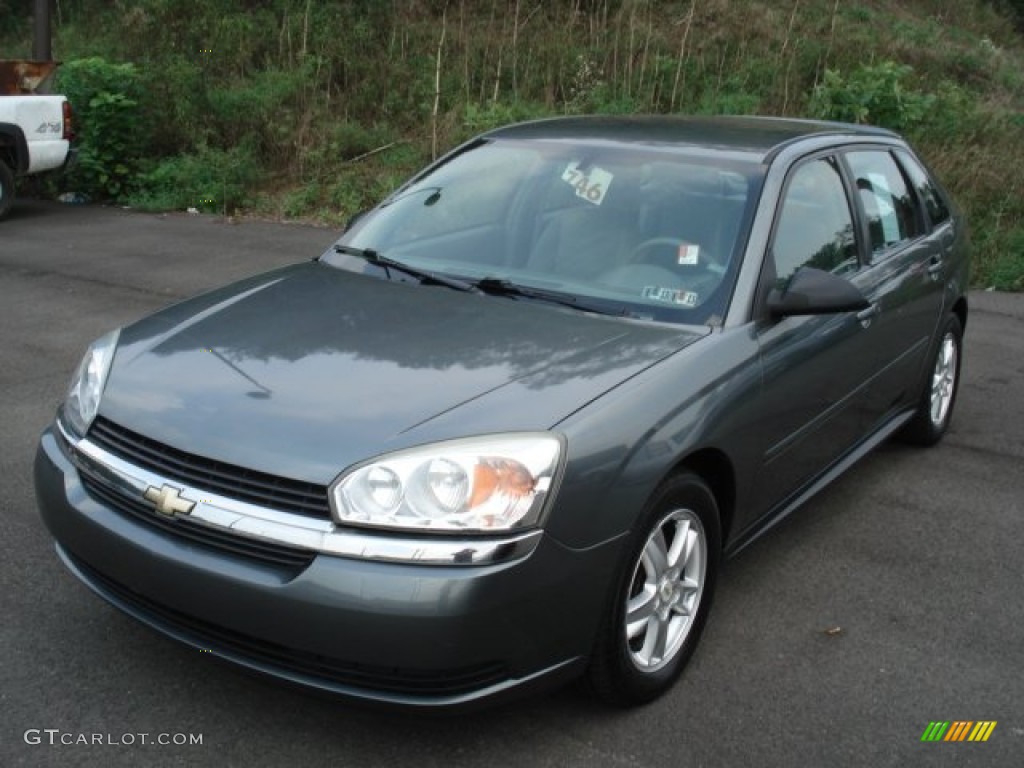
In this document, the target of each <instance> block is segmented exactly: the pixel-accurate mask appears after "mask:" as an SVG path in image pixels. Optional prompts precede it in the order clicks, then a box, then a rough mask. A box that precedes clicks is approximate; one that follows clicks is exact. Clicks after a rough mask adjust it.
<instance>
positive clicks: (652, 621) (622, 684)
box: [587, 471, 722, 706]
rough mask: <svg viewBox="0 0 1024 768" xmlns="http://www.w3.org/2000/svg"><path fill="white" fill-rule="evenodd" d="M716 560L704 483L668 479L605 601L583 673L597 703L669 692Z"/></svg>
mask: <svg viewBox="0 0 1024 768" xmlns="http://www.w3.org/2000/svg"><path fill="white" fill-rule="evenodd" d="M721 557H722V545H721V526H720V520H719V514H718V505H717V503H716V501H715V496H714V494H713V493H712V491H711V489H710V488H709V486H708V484H707V483H706V482H705V481H704V480H703V479H702V478H701V477H700V476H698V475H696V474H694V473H692V472H687V471H683V472H680V473H678V474H675V475H672V476H670V477H669V478H668V479H666V480H665V481H664V482H663V483H661V485H659V486H658V488H657V489H655V491H654V492H653V493H652V495H651V497H650V499H649V500H648V502H647V503H646V504H645V506H644V510H643V512H642V513H641V515H640V516H639V518H638V524H637V525H636V526H634V529H633V531H632V533H631V534H630V537H629V543H628V545H627V546H626V547H625V550H624V556H623V558H622V559H621V560H620V562H619V565H618V568H617V572H616V575H615V577H614V579H613V583H612V588H611V590H610V592H609V595H608V597H607V598H606V603H605V607H604V608H605V614H604V617H603V619H602V621H601V624H600V627H599V629H598V633H597V637H596V641H595V644H594V649H593V653H592V655H591V660H590V665H589V667H588V671H587V678H588V682H589V683H590V687H591V689H592V690H593V691H594V692H595V693H596V694H597V696H598V697H599V698H601V699H603V700H604V701H606V702H608V703H610V704H615V705H619V706H630V705H638V704H643V703H646V702H648V701H652V700H654V699H655V698H657V697H659V696H661V695H662V694H663V693H665V692H666V691H668V690H669V688H671V686H672V685H673V683H674V682H675V681H676V679H677V678H678V677H679V676H680V674H682V671H683V669H684V667H685V666H686V663H687V661H688V660H689V658H690V657H691V656H692V654H693V652H694V650H695V649H696V646H697V643H698V642H699V640H700V635H701V633H702V631H703V629H704V625H705V623H706V622H707V617H708V614H709V612H710V608H711V602H712V598H713V596H714V590H715V585H716V583H717V576H718V571H719V567H720V563H721ZM656 648H658V649H660V650H655V649H656Z"/></svg>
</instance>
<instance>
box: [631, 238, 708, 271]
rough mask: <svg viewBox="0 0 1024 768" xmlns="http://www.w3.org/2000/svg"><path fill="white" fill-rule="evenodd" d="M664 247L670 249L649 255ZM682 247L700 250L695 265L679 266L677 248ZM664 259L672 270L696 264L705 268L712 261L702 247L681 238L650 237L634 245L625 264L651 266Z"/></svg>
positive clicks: (663, 249)
mask: <svg viewBox="0 0 1024 768" xmlns="http://www.w3.org/2000/svg"><path fill="white" fill-rule="evenodd" d="M666 245H667V246H671V249H665V248H662V249H661V250H660V251H659V252H658V253H649V252H650V251H652V250H654V249H656V248H659V247H661V246H666ZM683 245H690V246H693V247H695V248H699V249H700V250H699V251H698V253H699V256H698V262H697V264H686V265H684V264H680V262H679V248H680V246H683ZM665 254H669V257H666V256H665ZM666 258H669V259H670V263H669V264H667V265H665V266H669V267H671V268H672V269H673V270H675V269H676V268H677V267H680V266H690V267H695V266H697V265H698V264H699V265H700V266H706V265H707V264H708V262H709V261H712V259H711V256H710V254H708V252H707V251H706V250H705V249H704V247H703V246H700V245H697V244H696V243H691V242H690V241H689V240H684V239H682V238H681V237H651V238H648V239H647V240H644V241H643V242H642V243H639V244H638V245H636V246H635V247H634V248H633V250H632V251H630V252H629V256H628V257H627V258H626V263H627V264H645V263H646V264H651V263H655V262H664V261H665V259H666Z"/></svg>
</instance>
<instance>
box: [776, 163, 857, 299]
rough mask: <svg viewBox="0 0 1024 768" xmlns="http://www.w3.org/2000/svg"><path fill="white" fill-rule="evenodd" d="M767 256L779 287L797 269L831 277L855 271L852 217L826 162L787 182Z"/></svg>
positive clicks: (835, 173)
mask: <svg viewBox="0 0 1024 768" xmlns="http://www.w3.org/2000/svg"><path fill="white" fill-rule="evenodd" d="M772 258H773V259H774V263H775V278H776V280H777V281H778V282H779V284H784V283H785V282H786V281H788V280H789V278H791V277H792V276H793V273H794V272H796V271H797V270H798V269H799V268H800V267H803V266H808V267H814V268H816V269H822V270H825V271H827V272H833V273H836V274H842V273H844V272H850V271H853V270H856V269H857V267H858V264H857V247H856V241H855V239H854V236H853V216H852V214H851V213H850V204H849V201H848V200H847V199H846V191H845V190H844V188H843V181H842V178H841V176H840V174H839V169H838V168H837V167H836V164H835V161H834V160H833V159H832V158H828V159H822V160H814V161H812V162H809V163H806V164H805V165H802V166H800V167H799V168H798V169H797V170H796V172H795V173H794V174H793V176H792V177H791V178H790V180H789V185H788V187H787V188H786V192H785V196H784V197H783V201H782V207H781V209H780V212H779V220H778V224H777V226H776V229H775V239H774V240H773V245H772Z"/></svg>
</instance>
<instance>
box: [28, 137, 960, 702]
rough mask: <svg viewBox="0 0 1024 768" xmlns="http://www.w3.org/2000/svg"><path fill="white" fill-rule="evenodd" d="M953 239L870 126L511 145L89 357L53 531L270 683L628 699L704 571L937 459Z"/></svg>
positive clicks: (101, 584)
mask: <svg viewBox="0 0 1024 768" xmlns="http://www.w3.org/2000/svg"><path fill="white" fill-rule="evenodd" d="M966 251H967V241H966V233H965V227H964V224H963V222H962V220H961V218H960V216H959V214H958V213H957V211H956V209H955V208H954V205H953V203H952V201H951V200H950V198H949V197H948V196H947V194H946V193H945V192H944V191H943V190H942V188H941V187H940V186H939V185H938V184H937V183H936V181H935V179H934V178H933V177H932V175H931V174H930V173H929V172H928V171H927V170H926V169H925V167H924V166H923V165H922V163H921V161H920V160H919V159H918V158H917V157H916V155H915V154H914V152H913V151H912V150H911V149H910V148H909V147H908V145H907V144H906V143H905V142H904V141H903V140H902V139H901V138H900V137H898V136H897V135H895V134H893V133H891V132H888V131H884V130H880V129H874V128H868V127H864V126H853V125H843V124H837V123H816V122H808V121H794V120H776V119H765V118H721V119H711V120H700V119H685V118H625V117H623V118H567V119H555V120H544V121H539V122H533V123H526V124H522V125H515V126H511V127H507V128H502V129H499V130H495V131H492V132H490V133H487V134H484V135H483V136H480V137H478V138H476V139H474V140H472V141H470V142H469V143H467V144H464V145H463V146H460V147H458V148H457V149H455V150H454V151H452V152H451V153H449V154H448V155H447V156H445V157H443V158H441V159H440V160H439V161H437V162H436V163H434V164H433V165H431V166H430V167H428V168H427V169H426V170H424V171H423V172H422V173H420V174H419V175H418V176H416V177H414V178H413V179H412V180H410V181H409V182H408V183H406V184H405V185H403V186H402V187H400V188H399V189H398V190H397V191H395V192H394V193H393V194H392V195H391V196H390V197H388V198H387V199H386V200H384V201H383V202H382V203H380V205H378V206H377V207H376V208H374V209H373V210H371V211H369V212H367V213H366V214H365V215H363V216H361V217H360V218H358V219H357V220H356V221H355V222H354V223H353V224H352V225H351V226H350V227H349V229H348V230H347V231H346V232H345V234H344V236H343V237H342V238H341V239H340V240H339V242H338V243H337V244H336V245H335V246H334V247H333V248H332V249H331V250H330V251H328V252H327V253H325V254H323V255H322V256H320V257H319V258H318V259H316V260H314V261H312V262H308V261H307V262H305V263H299V264H296V265H295V266H291V267H287V268H284V269H280V270H277V271H274V272H270V273H268V274H263V275H259V276H256V277H252V278H250V279H247V280H244V281H242V282H240V283H237V284H235V285H232V286H228V287H226V288H222V289H220V290H216V291H213V292H211V293H207V294H205V295H203V296H200V297H198V298H195V299H191V300H189V301H185V302H182V303H180V304H176V305H174V306H171V307H169V308H167V309H165V310H163V311H161V312H158V313H157V314H155V315H153V316H151V317H149V318H146V319H144V320H141V321H139V322H137V323H134V324H132V325H129V326H127V327H125V328H122V329H120V330H119V331H113V332H111V333H109V334H107V335H106V336H104V337H102V338H100V339H99V340H97V341H96V342H94V343H93V344H92V346H91V347H90V348H89V350H88V351H87V353H86V355H85V359H84V360H83V361H82V364H81V366H80V368H79V369H78V372H77V373H76V374H75V376H74V378H73V380H72V383H71V387H70V390H69V392H68V396H67V399H66V401H65V402H64V404H63V405H62V406H61V408H60V411H59V413H58V415H57V418H56V420H55V423H54V424H53V425H52V426H51V427H50V428H49V429H47V430H46V432H45V433H44V434H43V436H42V440H41V444H40V447H39V451H38V455H37V460H36V464H35V478H36V488H37V495H38V502H39V508H40V510H41V512H42V516H43V519H44V520H45V522H46V525H47V526H48V527H49V529H50V531H51V532H52V533H53V536H54V537H55V539H56V541H57V552H58V554H59V555H60V557H61V559H62V560H63V561H64V563H65V564H66V565H67V567H68V568H69V569H70V570H71V572H72V573H73V574H74V575H75V576H77V577H78V578H79V579H81V580H82V581H83V582H85V584H87V585H88V586H89V587H90V588H91V589H92V590H93V591H95V592H96V593H97V594H99V595H100V596H101V597H102V598H104V599H106V600H107V601H109V602H110V603H113V604H114V605H115V606H117V607H118V608H120V609H122V610H124V611H125V612H127V613H129V614H131V615H132V616H134V617H136V618H137V619H139V620H141V621H143V622H145V623H146V624H148V625H150V626H151V627H153V628H155V629H157V630H159V631H161V632H163V633H165V634H167V635H170V636H172V637H175V638H178V639H179V640H181V641H183V642H185V643H188V644H190V645H192V646H194V647H196V648H200V649H203V650H206V651H208V652H210V653H211V654H212V655H214V656H218V657H221V658H223V659H226V660H229V661H232V662H235V663H237V664H240V665H243V666H244V667H247V668H249V669H251V670H255V671H258V672H262V673H267V674H269V675H272V676H274V677H277V678H279V679H283V680H286V681H290V682H293V683H297V684H301V685H305V686H310V687H313V688H316V689H320V690H323V691H328V692H333V693H338V694H343V695H346V696H350V697H355V698H358V699H362V700H368V701H373V702H378V703H387V704H394V705H405V706H414V707H425V708H451V707H461V706H469V705H475V704H479V703H482V702H485V701H486V702H493V701H497V700H500V699H503V698H506V697H508V696H510V695H512V694H517V693H522V692H524V691H528V690H533V689H536V688H539V687H541V686H546V685H551V684H554V683H556V682H559V681H564V680H567V679H570V678H573V677H579V676H585V677H586V678H587V679H588V680H589V682H590V684H591V686H592V687H593V689H594V690H595V691H596V693H597V694H598V695H599V696H601V697H602V698H604V699H606V700H609V701H611V702H615V703H619V704H637V703H641V702H645V701H648V700H651V699H653V698H654V697H656V696H658V695H659V694H661V693H663V692H664V691H665V690H667V689H668V688H669V686H670V685H671V684H672V683H673V681H674V680H675V679H676V678H677V677H678V676H679V674H680V672H681V671H682V669H683V667H684V665H685V664H686V661H687V659H688V658H689V657H690V656H691V655H692V653H693V652H694V649H695V647H696V645H697V642H698V639H699V637H700V634H701V630H702V628H703V626H704V624H705V622H706V621H707V617H708V612H709V609H710V607H711V601H712V596H713V593H714V589H715V581H716V577H717V574H718V572H719V569H720V567H721V562H722V559H723V557H724V556H727V555H731V554H733V553H735V552H737V551H738V550H740V549H742V548H743V547H744V546H746V545H747V544H749V543H750V542H751V541H752V540H753V539H754V538H755V537H756V536H757V535H758V534H760V533H762V532H763V531H765V530H766V529H767V528H768V527H769V526H770V525H771V524H773V523H774V522H777V521H778V520H779V519H781V518H782V517H783V516H784V515H786V514H787V513H789V512H791V511H792V510H794V509H795V508H797V507H798V506H799V505H800V504H801V503H803V502H804V501H805V500H806V499H808V498H809V497H810V496H811V495H812V494H813V493H814V492H815V491H817V490H819V489H820V488H822V487H823V486H824V485H825V484H826V483H828V482H829V481H830V480H832V479H834V478H835V477H836V476H837V475H839V474H840V473H841V472H842V471H843V470H845V469H846V468H848V467H849V466H850V465H851V464H853V463H854V462H855V461H856V460H857V459H859V458H860V457H862V456H863V455H864V454H865V453H866V452H867V451H869V450H870V449H871V448H873V447H874V446H876V445H878V444H879V443H880V442H882V441H883V440H885V439H887V438H888V437H890V436H892V435H899V436H901V437H903V438H906V439H907V440H909V441H911V442H915V443H918V444H931V443H935V442H936V441H938V440H939V439H940V438H941V437H942V435H943V433H944V432H945V431H946V428H947V426H948V425H949V422H950V416H951V413H952V409H953V403H954V399H955V397H956V391H957V382H958V377H959V369H960V359H961V356H962V334H963V329H964V326H965V323H966V319H967V301H966V298H965V290H966V288H967V254H966Z"/></svg>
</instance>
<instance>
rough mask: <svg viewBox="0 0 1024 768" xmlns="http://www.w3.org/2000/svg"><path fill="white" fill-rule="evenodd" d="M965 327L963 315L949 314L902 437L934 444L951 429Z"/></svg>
mask: <svg viewBox="0 0 1024 768" xmlns="http://www.w3.org/2000/svg"><path fill="white" fill-rule="evenodd" d="M963 346H964V345H963V328H962V326H961V325H960V318H958V317H957V316H956V315H950V316H949V317H948V318H947V320H946V324H945V325H944V326H943V328H942V333H941V334H939V343H938V346H937V347H936V349H935V350H934V352H933V353H932V362H931V368H930V374H929V377H928V381H927V382H926V384H925V387H924V391H923V392H922V393H921V399H920V400H919V401H918V404H917V410H916V411H915V413H914V416H913V418H912V419H911V420H910V421H909V422H907V425H906V426H905V427H904V428H903V430H902V432H901V433H900V438H901V439H902V440H904V441H905V442H908V443H912V444H914V445H925V446H927V445H935V444H936V443H937V442H939V440H941V439H942V436H943V435H945V434H946V430H947V429H948V428H949V422H950V420H951V419H952V418H953V405H954V404H955V403H956V395H957V391H958V390H959V389H960V360H961V358H962V357H963Z"/></svg>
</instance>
